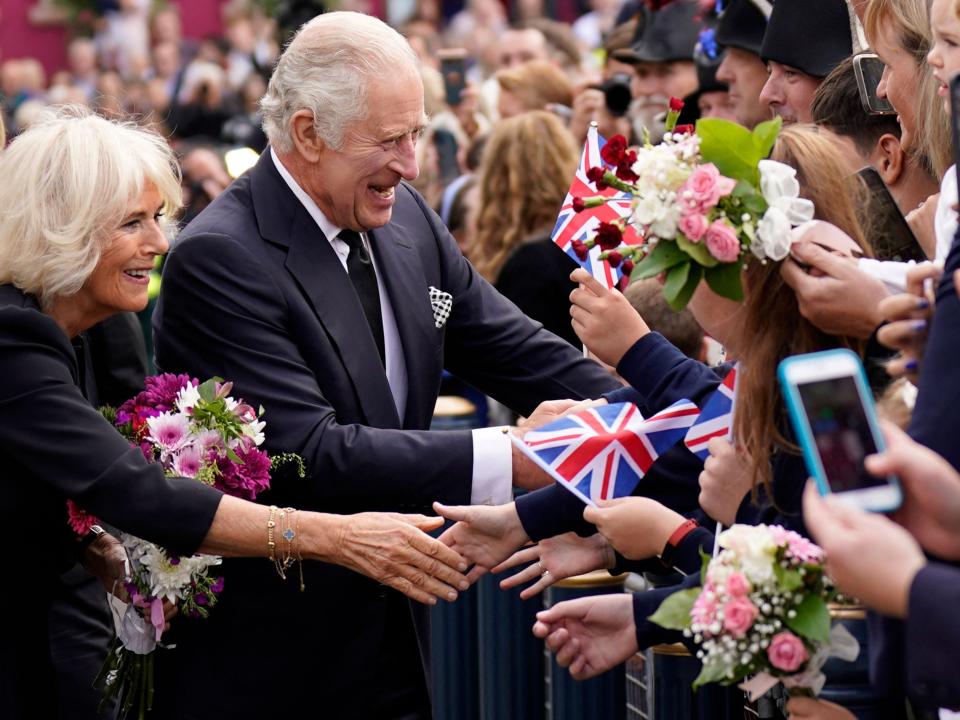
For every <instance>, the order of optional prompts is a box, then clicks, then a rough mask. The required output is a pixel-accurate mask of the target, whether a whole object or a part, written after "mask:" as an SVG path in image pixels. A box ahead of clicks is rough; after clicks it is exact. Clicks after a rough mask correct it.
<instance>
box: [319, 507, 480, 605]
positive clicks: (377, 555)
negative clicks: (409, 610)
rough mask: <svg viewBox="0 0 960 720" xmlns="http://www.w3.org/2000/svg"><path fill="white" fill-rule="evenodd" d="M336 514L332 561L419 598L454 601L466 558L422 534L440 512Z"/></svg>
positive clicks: (439, 522)
mask: <svg viewBox="0 0 960 720" xmlns="http://www.w3.org/2000/svg"><path fill="white" fill-rule="evenodd" d="M333 517H335V518H339V519H338V522H339V523H340V525H339V529H338V532H337V535H336V552H335V556H334V562H336V563H338V564H340V565H343V566H345V567H348V568H350V569H351V570H355V571H356V572H359V573H362V574H363V575H366V576H367V577H370V578H373V579H374V580H376V581H378V582H380V583H382V584H383V585H387V586H389V587H392V588H393V589H394V590H399V591H400V592H402V593H403V594H404V595H406V596H407V597H409V598H412V599H413V600H417V601H418V602H422V603H426V604H428V605H434V604H436V602H437V599H438V598H439V599H443V600H447V601H451V602H452V601H453V600H456V599H457V590H458V589H459V590H466V589H467V588H468V587H469V583H468V582H467V579H466V578H465V577H464V576H463V575H462V571H465V570H466V569H467V563H466V562H465V561H464V559H463V558H462V557H460V555H458V554H457V552H456V551H455V550H452V549H450V548H449V547H447V546H446V545H445V544H443V543H441V542H440V541H439V540H435V539H434V538H432V537H430V536H429V535H427V534H426V533H427V531H430V530H436V529H437V528H438V527H440V526H441V525H443V518H438V517H427V516H425V515H402V514H400V513H382V512H366V513H358V514H356V515H344V516H333Z"/></svg>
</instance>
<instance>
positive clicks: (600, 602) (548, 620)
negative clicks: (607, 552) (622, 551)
mask: <svg viewBox="0 0 960 720" xmlns="http://www.w3.org/2000/svg"><path fill="white" fill-rule="evenodd" d="M533 634H534V635H536V636H537V637H538V638H542V639H544V640H545V641H546V645H547V647H548V648H550V650H552V651H553V652H555V653H556V655H557V664H558V665H560V666H561V667H569V668H570V674H571V675H572V676H573V677H574V678H576V679H577V680H586V679H588V678H592V677H595V676H597V675H599V674H600V673H602V672H606V671H607V670H609V669H610V668H613V667H616V666H617V665H619V664H620V663H622V662H623V661H625V660H626V659H627V658H629V657H630V656H631V655H633V654H634V653H635V652H637V628H636V624H635V623H634V620H633V597H632V596H631V595H630V594H628V593H617V594H611V595H594V596H592V597H585V598H579V599H577V600H568V601H566V602H562V603H557V604H556V605H554V606H553V607H552V608H550V609H549V610H543V611H541V612H538V613H537V622H536V623H535V624H534V626H533Z"/></svg>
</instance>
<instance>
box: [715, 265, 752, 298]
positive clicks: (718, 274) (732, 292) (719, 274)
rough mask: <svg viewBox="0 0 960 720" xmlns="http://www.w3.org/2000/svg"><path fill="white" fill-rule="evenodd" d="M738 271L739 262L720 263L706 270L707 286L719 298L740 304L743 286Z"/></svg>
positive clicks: (739, 268)
mask: <svg viewBox="0 0 960 720" xmlns="http://www.w3.org/2000/svg"><path fill="white" fill-rule="evenodd" d="M740 271H741V266H740V263H739V262H735V263H720V264H719V265H717V266H716V267H714V268H710V269H709V270H707V272H706V277H707V285H709V286H710V289H711V290H713V291H714V292H715V293H716V294H717V295H719V296H720V297H725V298H728V299H729V300H735V301H737V302H741V301H742V300H743V284H742V283H741V280H740Z"/></svg>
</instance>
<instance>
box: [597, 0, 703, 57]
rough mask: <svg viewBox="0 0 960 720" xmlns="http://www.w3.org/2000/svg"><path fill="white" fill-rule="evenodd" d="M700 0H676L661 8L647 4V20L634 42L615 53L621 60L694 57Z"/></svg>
mask: <svg viewBox="0 0 960 720" xmlns="http://www.w3.org/2000/svg"><path fill="white" fill-rule="evenodd" d="M700 12H701V11H700V7H699V5H698V4H697V0H675V2H672V3H670V4H669V5H667V6H666V7H663V8H661V9H660V10H650V9H649V8H648V7H646V6H644V7H643V17H644V19H643V21H642V22H641V24H640V32H638V35H637V38H636V39H635V40H634V42H633V44H632V45H631V46H630V47H629V48H626V49H624V50H618V51H617V52H615V53H614V54H613V57H614V58H615V59H617V60H620V61H621V62H630V63H666V62H674V61H675V60H693V48H694V46H696V44H697V35H698V33H699V31H700V23H699V22H698V20H697V17H698V15H699V14H700Z"/></svg>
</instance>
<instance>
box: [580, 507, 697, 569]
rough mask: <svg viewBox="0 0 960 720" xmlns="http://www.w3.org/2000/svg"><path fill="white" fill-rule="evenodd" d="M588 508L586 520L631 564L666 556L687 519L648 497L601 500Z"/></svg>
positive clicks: (584, 516) (585, 514) (585, 513)
mask: <svg viewBox="0 0 960 720" xmlns="http://www.w3.org/2000/svg"><path fill="white" fill-rule="evenodd" d="M597 505H598V507H589V506H588V507H587V508H586V509H585V510H584V511H583V519H584V520H586V521H587V522H589V523H593V524H594V525H596V526H597V530H599V531H600V534H601V535H603V536H604V537H605V538H606V539H607V542H609V543H610V544H611V545H612V546H613V547H614V548H615V549H616V551H617V552H618V553H620V554H621V555H623V556H624V557H625V558H628V559H630V560H646V559H647V558H652V557H654V556H655V555H659V554H660V553H661V552H663V548H664V546H665V545H666V544H667V540H669V539H670V536H671V535H672V534H673V532H674V530H676V529H677V528H678V527H680V525H682V524H683V523H684V521H685V520H686V518H684V517H683V515H681V514H680V513H678V512H676V511H675V510H671V509H670V508H668V507H667V506H666V505H663V504H662V503H659V502H657V501H656V500H652V499H650V498H645V497H623V498H616V499H615V500H599V501H597Z"/></svg>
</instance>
